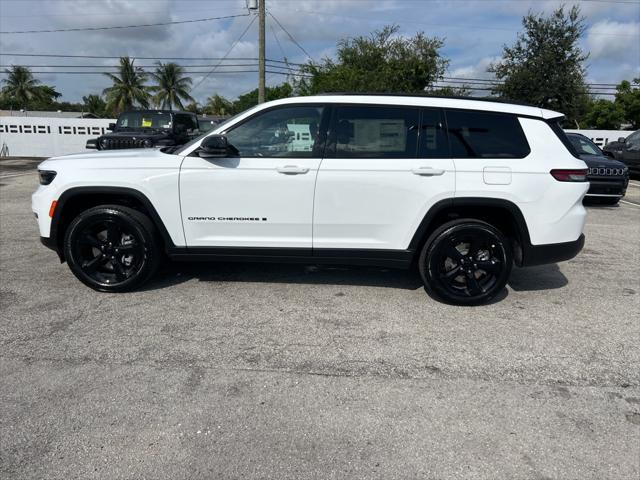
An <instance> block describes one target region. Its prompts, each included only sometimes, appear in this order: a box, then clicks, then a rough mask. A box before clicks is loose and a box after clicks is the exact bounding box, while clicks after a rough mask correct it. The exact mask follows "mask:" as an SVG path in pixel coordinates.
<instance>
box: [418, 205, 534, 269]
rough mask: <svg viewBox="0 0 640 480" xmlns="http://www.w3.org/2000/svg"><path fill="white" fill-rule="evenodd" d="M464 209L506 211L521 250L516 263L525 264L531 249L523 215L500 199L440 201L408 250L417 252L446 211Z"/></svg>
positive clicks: (429, 212) (425, 218)
mask: <svg viewBox="0 0 640 480" xmlns="http://www.w3.org/2000/svg"><path fill="white" fill-rule="evenodd" d="M465 207H473V208H478V207H491V208H501V209H504V210H506V211H508V212H509V213H510V214H511V217H512V218H513V220H514V221H515V223H516V227H517V229H516V230H517V231H516V234H517V235H518V238H517V240H518V242H519V244H520V247H521V248H522V258H520V259H518V261H517V263H522V264H525V263H526V262H525V259H526V257H527V255H526V252H528V251H530V250H531V248H532V245H531V238H530V236H529V228H528V227H527V222H526V221H525V219H524V215H522V211H520V208H518V206H517V205H516V204H515V203H513V202H511V201H509V200H505V199H502V198H484V197H458V198H448V199H444V200H440V201H439V202H437V203H435V204H434V205H433V206H432V207H431V208H430V209H429V211H428V212H427V214H426V215H425V216H424V218H423V219H422V222H421V223H420V225H419V226H418V228H417V230H416V232H415V233H414V235H413V238H412V239H411V242H410V243H409V250H411V251H413V252H418V250H419V248H420V246H421V243H422V242H423V241H424V240H425V238H426V234H427V233H428V232H429V230H431V226H432V225H433V222H434V220H436V218H438V216H441V215H444V214H446V212H447V211H455V209H456V208H465Z"/></svg>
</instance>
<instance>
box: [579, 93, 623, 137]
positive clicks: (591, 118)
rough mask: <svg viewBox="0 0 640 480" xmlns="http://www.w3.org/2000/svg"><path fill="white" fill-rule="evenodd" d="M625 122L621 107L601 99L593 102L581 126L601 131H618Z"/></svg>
mask: <svg viewBox="0 0 640 480" xmlns="http://www.w3.org/2000/svg"><path fill="white" fill-rule="evenodd" d="M623 121H624V111H623V109H622V108H621V107H620V105H618V104H616V103H614V102H611V101H609V100H602V99H600V100H595V101H593V102H591V104H590V105H589V110H588V111H587V113H586V114H585V116H584V118H583V120H582V122H581V125H580V126H581V127H582V128H595V129H599V130H617V129H619V128H620V125H621V124H622V122H623Z"/></svg>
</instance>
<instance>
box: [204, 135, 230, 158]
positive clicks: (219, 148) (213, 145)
mask: <svg viewBox="0 0 640 480" xmlns="http://www.w3.org/2000/svg"><path fill="white" fill-rule="evenodd" d="M237 154H238V150H237V149H236V148H235V147H234V146H233V145H231V144H230V143H229V142H228V141H227V137H226V136H225V135H209V136H208V137H205V138H204V139H203V140H202V143H201V144H200V150H199V151H198V155H199V156H200V157H202V158H224V157H229V156H232V155H237Z"/></svg>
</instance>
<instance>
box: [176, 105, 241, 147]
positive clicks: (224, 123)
mask: <svg viewBox="0 0 640 480" xmlns="http://www.w3.org/2000/svg"><path fill="white" fill-rule="evenodd" d="M243 113H244V112H241V113H237V114H235V115H234V116H232V117H229V118H227V119H226V120H224V121H223V122H221V123H220V124H218V125H215V126H214V127H213V128H215V129H216V130H217V129H219V128H220V127H224V126H225V125H228V124H229V123H230V122H231V121H233V120H235V118H236V117H238V116H239V115H242V114H243ZM213 128H212V129H209V130H208V131H206V132H204V133H203V134H202V135H198V136H197V137H196V138H194V139H193V140H191V141H190V142H189V143H185V144H184V145H182V146H181V147H180V148H179V149H178V150H175V151H173V152H171V151H167V153H173V154H174V155H182V152H184V151H186V150H187V149H188V148H189V147H191V146H192V145H194V144H196V143H200V140H202V139H203V138H204V137H206V136H207V135H209V134H210V133H211V130H213Z"/></svg>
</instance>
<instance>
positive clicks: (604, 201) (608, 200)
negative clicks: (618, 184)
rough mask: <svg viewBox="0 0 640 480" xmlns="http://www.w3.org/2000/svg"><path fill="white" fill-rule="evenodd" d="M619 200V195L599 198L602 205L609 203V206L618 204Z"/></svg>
mask: <svg viewBox="0 0 640 480" xmlns="http://www.w3.org/2000/svg"><path fill="white" fill-rule="evenodd" d="M619 201H620V199H619V198H618V197H613V198H600V199H599V203H600V204H601V205H609V206H613V205H617V204H618V202H619Z"/></svg>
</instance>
